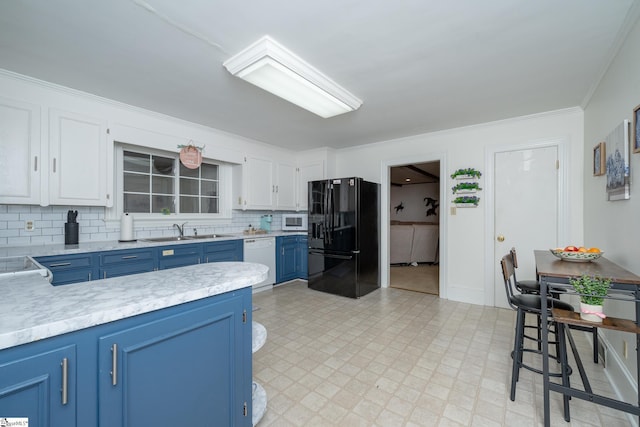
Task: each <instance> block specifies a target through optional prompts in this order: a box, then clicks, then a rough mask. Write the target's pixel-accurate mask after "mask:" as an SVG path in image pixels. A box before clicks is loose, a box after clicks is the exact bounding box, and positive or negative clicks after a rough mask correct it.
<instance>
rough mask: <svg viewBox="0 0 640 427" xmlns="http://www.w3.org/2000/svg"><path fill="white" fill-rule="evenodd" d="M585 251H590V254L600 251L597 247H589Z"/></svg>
mask: <svg viewBox="0 0 640 427" xmlns="http://www.w3.org/2000/svg"><path fill="white" fill-rule="evenodd" d="M587 252H589V253H591V254H599V253H600V252H601V251H600V249H598V248H589V249H588V250H587Z"/></svg>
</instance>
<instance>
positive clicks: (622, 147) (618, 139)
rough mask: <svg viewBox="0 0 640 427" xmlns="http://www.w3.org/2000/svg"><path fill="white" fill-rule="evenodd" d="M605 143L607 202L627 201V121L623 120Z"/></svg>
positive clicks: (628, 182) (628, 184) (628, 195)
mask: <svg viewBox="0 0 640 427" xmlns="http://www.w3.org/2000/svg"><path fill="white" fill-rule="evenodd" d="M605 142H606V143H607V147H608V148H607V163H606V165H607V200H609V201H615V200H628V199H629V197H630V194H629V187H630V179H629V145H630V144H629V120H624V121H623V122H622V123H621V124H620V125H618V126H617V127H616V128H615V129H614V130H613V131H611V133H610V134H609V135H608V136H607V137H606V138H605Z"/></svg>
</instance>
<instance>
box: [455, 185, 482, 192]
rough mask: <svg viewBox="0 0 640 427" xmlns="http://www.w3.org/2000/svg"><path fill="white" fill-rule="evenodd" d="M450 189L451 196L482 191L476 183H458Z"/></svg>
mask: <svg viewBox="0 0 640 427" xmlns="http://www.w3.org/2000/svg"><path fill="white" fill-rule="evenodd" d="M451 189H452V190H453V194H456V193H459V194H464V193H475V192H476V191H479V190H482V188H480V184H478V183H477V182H459V183H458V184H456V185H454V186H453V187H451Z"/></svg>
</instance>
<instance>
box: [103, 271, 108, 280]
mask: <svg viewBox="0 0 640 427" xmlns="http://www.w3.org/2000/svg"><path fill="white" fill-rule="evenodd" d="M102 278H103V279H106V278H107V272H106V271H103V272H102Z"/></svg>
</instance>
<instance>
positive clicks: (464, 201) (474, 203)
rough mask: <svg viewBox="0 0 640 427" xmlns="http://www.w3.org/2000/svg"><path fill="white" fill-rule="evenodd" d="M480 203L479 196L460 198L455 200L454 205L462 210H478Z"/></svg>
mask: <svg viewBox="0 0 640 427" xmlns="http://www.w3.org/2000/svg"><path fill="white" fill-rule="evenodd" d="M479 202H480V197H478V196H458V197H456V198H455V199H453V203H454V204H455V205H456V206H457V207H460V208H477V207H478V203H479Z"/></svg>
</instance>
